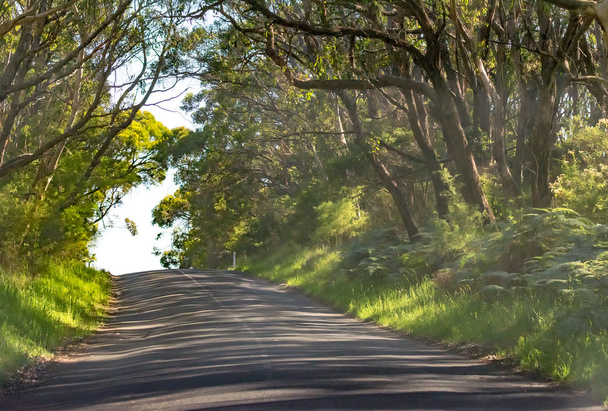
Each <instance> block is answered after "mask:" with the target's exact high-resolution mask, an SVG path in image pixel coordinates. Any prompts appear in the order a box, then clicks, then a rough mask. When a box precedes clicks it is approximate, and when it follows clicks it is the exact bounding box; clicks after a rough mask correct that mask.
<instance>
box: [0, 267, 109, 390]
mask: <svg viewBox="0 0 608 411" xmlns="http://www.w3.org/2000/svg"><path fill="white" fill-rule="evenodd" d="M32 271H35V272H36V276H35V277H32ZM110 288H111V279H110V275H109V274H108V273H106V272H101V271H98V270H95V269H93V268H88V267H86V266H85V265H84V264H83V263H78V262H71V263H70V262H63V263H59V262H54V261H50V260H46V261H43V262H41V263H40V264H39V266H38V267H37V268H33V269H32V268H28V269H25V268H24V269H21V270H15V271H8V272H6V271H3V270H0V385H2V384H4V383H5V382H7V381H8V380H9V379H10V378H11V377H14V375H15V372H16V371H18V370H19V369H20V368H21V367H23V366H25V365H29V364H32V363H33V362H34V361H36V360H37V359H38V358H40V357H42V358H45V357H46V358H51V357H52V355H53V351H54V349H56V348H57V347H59V346H61V345H63V344H66V343H70V342H73V341H75V340H78V339H80V338H82V337H85V336H86V335H88V334H90V333H91V332H93V331H95V330H96V329H97V328H98V326H99V325H100V323H101V321H102V320H103V318H104V317H105V314H106V309H107V307H108V304H109V299H110Z"/></svg>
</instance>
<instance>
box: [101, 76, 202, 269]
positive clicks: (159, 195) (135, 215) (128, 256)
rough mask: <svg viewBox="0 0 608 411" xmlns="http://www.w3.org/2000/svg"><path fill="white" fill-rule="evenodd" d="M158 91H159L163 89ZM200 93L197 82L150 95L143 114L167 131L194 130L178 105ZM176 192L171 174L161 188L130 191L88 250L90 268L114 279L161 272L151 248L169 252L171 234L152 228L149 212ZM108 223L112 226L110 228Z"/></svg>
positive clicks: (187, 116)
mask: <svg viewBox="0 0 608 411" xmlns="http://www.w3.org/2000/svg"><path fill="white" fill-rule="evenodd" d="M160 88H161V89H162V85H161V86H160ZM199 89H200V87H199V86H198V81H197V80H194V79H191V80H182V81H180V82H179V83H178V84H177V86H176V87H173V88H170V89H169V90H166V91H164V92H156V93H154V94H152V96H151V97H150V100H149V102H148V103H149V104H148V105H146V106H145V107H144V109H143V111H149V112H150V113H152V114H153V115H154V117H155V118H156V120H158V121H160V122H161V123H163V124H164V125H165V126H166V127H168V128H170V129H173V128H176V127H187V128H190V129H193V128H194V125H193V123H192V121H191V118H190V115H189V114H187V113H184V112H182V111H181V110H180V105H181V102H182V100H183V98H184V97H185V96H186V95H187V94H188V93H195V92H197V91H198V90H199ZM177 188H178V187H177V185H176V184H175V183H174V181H173V173H171V172H169V173H168V175H167V178H166V179H165V181H164V182H163V183H162V184H161V185H156V186H151V187H145V186H140V187H136V188H135V189H134V190H133V191H131V192H130V193H129V194H128V195H127V196H126V197H125V198H124V199H123V202H122V204H121V205H120V206H119V207H117V208H115V209H114V210H112V211H111V212H110V215H109V218H107V219H106V220H105V223H106V225H107V227H105V228H104V226H103V224H101V223H100V225H99V226H100V232H101V235H100V237H99V239H98V240H97V241H96V244H95V246H94V247H92V249H91V253H92V254H94V255H95V258H96V261H95V262H94V264H93V265H94V266H95V267H97V268H103V269H105V270H108V271H109V272H111V273H112V274H114V275H120V274H126V273H131V272H137V271H147V270H157V269H162V268H163V267H162V266H161V265H160V261H159V260H160V257H156V256H155V255H153V254H152V251H153V249H154V247H158V248H159V249H161V250H167V249H169V248H170V246H171V231H172V230H171V229H164V230H163V229H161V228H160V227H158V226H153V225H152V209H153V208H154V206H156V205H157V204H158V203H159V202H160V200H162V199H163V198H164V197H165V196H167V195H169V194H173V193H174V192H175V190H177ZM125 218H129V219H130V220H132V221H133V222H135V224H136V226H137V231H138V233H137V235H136V236H132V235H131V234H130V233H129V230H127V228H126V225H125V222H124V219H125ZM110 221H111V222H113V224H110V223H109V222H110ZM160 232H162V233H163V236H162V237H161V238H160V239H159V240H158V241H157V240H156V237H157V235H158V233H160Z"/></svg>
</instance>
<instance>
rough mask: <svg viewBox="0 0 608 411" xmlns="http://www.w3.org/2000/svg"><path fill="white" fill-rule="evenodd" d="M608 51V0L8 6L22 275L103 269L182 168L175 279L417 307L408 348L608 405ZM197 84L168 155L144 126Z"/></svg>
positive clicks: (0, 50)
mask: <svg viewBox="0 0 608 411" xmlns="http://www.w3.org/2000/svg"><path fill="white" fill-rule="evenodd" d="M607 29H608V2H595V1H590V0H528V1H526V0H519V1H506V0H490V1H477V0H442V1H425V0H402V1H392V2H388V1H387V2H385V1H367V0H366V1H358V0H347V1H317V0H303V1H302V0H298V1H274V0H268V1H263V0H217V1H197V2H195V1H188V0H140V1H136V0H118V1H115V0H102V1H95V2H91V1H87V0H23V1H22V0H17V1H3V2H2V3H1V6H0V61H1V64H0V210H1V213H0V267H2V272H4V273H5V274H3V275H4V276H5V277H6V276H9V277H10V276H11V275H13V274H11V273H15V272H24V271H25V272H27V273H28V274H27V275H29V276H31V277H35V276H36V275H38V273H41V272H46V271H48V270H49V267H50V266H51V265H52V264H51V263H49V258H50V259H60V260H62V261H72V260H74V261H78V262H87V261H90V260H91V259H92V257H91V255H90V253H89V246H90V245H91V244H92V242H93V241H94V240H95V237H96V235H97V233H98V225H99V223H100V222H101V221H102V219H103V218H104V217H105V216H106V215H107V214H108V213H109V211H110V210H111V209H112V207H114V206H115V205H117V204H120V202H121V200H122V199H123V197H124V196H125V195H126V194H127V193H128V192H129V190H131V189H132V188H133V187H135V186H137V185H140V184H150V183H154V182H159V181H162V180H163V179H164V177H165V175H166V173H167V171H168V170H169V169H174V170H175V171H176V182H177V183H178V184H179V186H180V188H179V189H178V190H177V191H176V192H175V193H174V194H173V195H171V196H169V197H166V198H165V199H164V200H163V201H162V202H161V203H160V204H158V205H157V206H156V208H155V209H154V212H153V216H152V218H153V221H154V223H155V224H157V225H159V226H161V227H172V228H173V246H172V248H171V249H170V250H157V251H156V253H157V255H158V256H159V257H160V259H161V262H162V264H163V265H164V266H166V267H192V266H193V267H209V268H215V267H226V266H229V265H230V264H231V262H232V259H231V256H232V252H237V253H238V255H239V256H245V257H246V260H245V261H249V262H252V264H253V265H252V266H253V267H255V266H256V265H255V264H261V263H263V262H264V261H265V262H266V263H268V264H271V263H272V264H275V265H274V267H282V268H285V270H283V272H285V273H292V274H293V275H294V277H293V278H296V279H297V280H293V281H296V283H297V284H301V282H302V281H304V280H302V279H303V278H304V277H303V276H304V275H305V273H307V272H317V273H321V272H323V273H324V274H323V275H322V276H320V277H315V280H314V281H312V280H311V282H310V284H309V287H310V289H311V290H313V293H316V294H318V295H325V297H326V298H327V299H328V300H329V301H332V302H333V303H335V304H337V305H339V306H343V307H344V308H345V309H350V310H351V311H356V313H357V314H358V315H359V314H361V312H366V313H368V314H361V315H362V316H364V317H366V318H367V317H369V318H373V319H376V320H379V319H382V318H389V316H387V315H385V314H386V312H387V311H383V310H385V309H386V310H388V308H387V307H388V306H390V305H391V304H393V303H388V302H386V301H388V300H382V299H384V298H385V297H378V296H380V295H382V296H386V295H393V296H394V297H395V298H397V299H399V298H405V297H403V296H405V295H410V296H411V301H418V303H416V304H418V305H417V306H416V307H419V308H420V310H422V311H416V310H417V309H412V308H411V307H410V309H408V310H405V308H404V307H405V306H406V305H407V304H410V302H408V303H402V304H401V303H400V304H401V305H400V306H399V307H401V308H398V309H399V310H401V311H399V312H400V313H401V314H399V315H397V314H395V315H393V314H394V311H391V313H393V314H391V316H390V318H393V317H395V318H400V320H399V321H404V322H403V323H399V324H401V325H398V326H399V327H402V329H404V330H406V331H410V332H418V333H421V334H424V335H431V336H433V337H434V338H438V339H443V340H453V341H457V342H463V341H465V342H466V341H481V340H483V341H482V342H484V343H485V344H490V345H494V347H495V351H497V350H498V351H500V352H502V353H503V354H504V355H505V356H508V357H511V358H516V359H517V361H519V363H520V364H521V365H522V366H524V368H528V369H535V370H539V369H540V370H541V371H542V372H543V373H545V374H549V375H551V376H552V377H554V378H556V379H563V380H566V379H568V378H570V379H572V380H573V381H579V382H580V381H586V382H589V381H591V382H592V385H593V386H594V387H595V388H597V390H598V392H600V393H601V394H600V395H602V396H604V397H606V396H607V395H608V389H606V385H605V381H606V378H607V377H606V371H605V370H606V369H607V367H606V364H608V336H607V329H608V316H606V308H607V307H608V252H607V251H606V248H607V247H608V227H607V226H606V223H608V213H607V212H606V208H607V207H608V185H607V184H606V183H607V178H608V158H607V150H608V138H607V134H606V133H607V131H608V120H607V118H608V115H607V110H608V41H607V40H608V32H607ZM185 78H189V79H191V78H195V79H197V80H199V81H200V85H201V91H200V92H198V93H196V94H190V95H188V96H186V98H185V99H184V101H183V108H184V110H186V111H188V112H190V113H191V114H192V117H193V120H194V123H195V125H196V129H195V130H188V129H186V128H177V129H174V130H169V129H167V128H166V127H164V126H163V125H162V124H160V123H159V122H158V121H156V119H154V117H153V116H152V115H150V114H149V113H147V112H145V111H143V110H142V109H143V108H144V106H145V104H146V102H148V101H149V99H150V96H151V95H152V94H154V93H161V92H162V91H163V90H166V89H170V88H173V87H175V86H176V84H178V82H179V81H180V80H181V79H185ZM122 223H123V222H121V224H122ZM124 224H125V225H126V227H127V228H129V229H130V230H131V231H132V232H133V233H135V232H136V231H137V227H135V226H134V225H133V223H132V222H131V221H129V220H126V221H124ZM302 250H314V251H311V254H309V255H308V257H306V258H304V257H302V255H301V254H298V252H301V251H302ZM336 253H337V254H336ZM279 255H280V256H281V257H282V258H284V261H295V260H293V259H290V258H292V257H293V256H295V257H293V258H296V257H297V258H300V257H302V258H304V259H303V260H301V261H300V262H299V263H297V264H296V263H294V265H293V267H297V269H296V270H295V271H293V270H292V271H290V269H288V267H287V266H282V265H281V263H279V262H272V261H274V260H272V258H273V257H276V256H279ZM287 255H291V256H292V257H286V256H287ZM311 256H312V259H311V258H309V257H311ZM328 256H329V257H328ZM324 258H329V260H324ZM330 260H331V264H330V263H329V261H330ZM322 261H325V262H326V263H327V264H325V263H323V264H325V265H324V267H325V268H323V269H321V268H320V266H319V264H321V262H322ZM323 264H321V265H323ZM258 267H260V270H263V269H264V267H262V266H259V265H258ZM268 267H271V266H266V268H265V269H268ZM293 267H292V268H293ZM330 268H331V269H330ZM269 270H270V271H272V269H269ZM267 271H268V270H267ZM269 275H270V276H271V277H273V278H274V276H275V274H269ZM286 275H288V274H286ZM3 278H4V277H3ZM7 278H8V277H7ZM276 279H279V280H284V281H291V280H289V279H288V278H284V277H280V276H278V277H276ZM298 281H299V282H298ZM304 282H305V281H304ZM416 287H418V288H416ZM379 290H383V291H382V293H385V294H381V293H380V291H379ZM412 290H414V291H412ZM415 290H419V291H420V290H426V291H424V292H423V291H420V292H418V291H415ZM356 293H359V294H356ZM386 293H389V294H386ZM391 293H393V294H391ZM395 293H397V294H395ZM408 293H409V294H408ZM398 294H399V295H398ZM361 296H364V298H363V297H361ZM373 296H376V297H378V298H379V299H380V300H382V301H384V303H382V304H383V305H382V304H381V305H382V307H384V308H382V309H380V308H377V307H376V306H374V305H373V304H375V303H372V299H373V298H372V297H373ZM416 296H417V297H416ZM422 296H424V297H422ZM361 298H363V299H361ZM374 298H375V297H374ZM386 298H388V297H386ZM391 298H392V297H391ZM408 298H409V297H408ZM358 299H360V300H358ZM380 300H378V301H380ZM356 301H362V302H361V304H362V305H361V306H358V305H357V304H358V303H355V302H356ZM374 301H376V300H374ZM391 301H393V300H391ZM395 301H396V300H395ZM399 301H401V300H399ZM408 301H410V300H408ZM431 301H434V303H433V304H436V306H437V307H443V308H437V310H438V311H437V312H434V314H432V315H431V314H429V311H428V310H427V311H424V310H423V309H424V307H427V308H428V307H431V306H432V304H431ZM501 301H502V302H501ZM395 304H396V303H395ZM353 307H354V308H353ZM356 307H364V308H356ZM374 307H376V308H374ZM395 307H396V306H395ZM408 307H409V306H408ZM446 307H448V309H446ZM357 310H363V311H357ZM497 310H498V311H497ZM501 310H502V311H501ZM415 312H420V313H422V314H420V316H419V317H415V318H414V317H412V318H414V319H412V320H411V321H410V320H406V319H407V318H409V317H408V315H410V314H411V313H415ZM439 312H441V313H442V314H441V315H440V314H437V313H439ZM505 312H508V313H509V315H511V317H509V318H510V320H509V321H510V323H509V324H510V325H508V324H507V325H505V324H506V323H505V321H506V322H509V321H507V320H506V317H505ZM369 313H371V314H369ZM483 313H490V314H488V315H489V316H490V317H492V318H489V317H488V318H487V321H486V320H482V319H481V318H482V317H481V316H482V314H483ZM448 314H449V315H448ZM478 315H479V316H478ZM484 315H485V314H484ZM471 318H474V319H475V323H466V321H469V320H470V319H471ZM484 318H486V317H484ZM501 318H502V320H503V324H502V325H501V324H498V325H497V324H496V322H495V320H496V319H501ZM391 321H392V320H390V321H389V320H387V324H391V325H394V324H393V323H391ZM408 321H410V322H408ZM438 321H439V323H438ZM455 321H460V322H459V324H461V325H462V324H465V323H466V324H468V325H467V326H466V327H469V328H467V330H469V331H470V333H469V334H467V333H461V332H462V330H463V329H465V328H466V327H465V326H464V325H463V327H462V328H459V329H457V327H453V326H450V327H447V326H446V327H443V328H442V327H441V324H443V325H446V324H450V325H453V324H455V323H456V322H455ZM484 321H485V322H484ZM493 321H494V322H493ZM481 323H483V324H485V327H486V328H484V326H482V324H481ZM3 324H4V325H3V327H4V326H5V324H6V323H3ZM421 324H422V325H421ZM417 327H418V328H417ZM510 327H511V328H510ZM480 330H481V331H480ZM494 331H495V332H494ZM442 333H443V334H442ZM458 333H461V334H458ZM489 335H494V336H498V337H496V338H498V339H499V340H496V339H494V340H491V339H490V340H487V338H489V337H488V336H489ZM558 343H559V344H558ZM560 344H561V345H560ZM496 347H498V348H496ZM601 381H604V383H602V382H601Z"/></svg>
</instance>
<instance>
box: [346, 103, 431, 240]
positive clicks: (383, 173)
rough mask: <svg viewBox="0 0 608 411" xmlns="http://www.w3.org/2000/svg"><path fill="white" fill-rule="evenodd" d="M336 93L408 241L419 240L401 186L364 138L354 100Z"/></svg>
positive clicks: (359, 144) (416, 226)
mask: <svg viewBox="0 0 608 411" xmlns="http://www.w3.org/2000/svg"><path fill="white" fill-rule="evenodd" d="M337 94H338V96H339V97H340V98H341V99H342V101H343V102H344V105H345V106H346V110H347V112H348V115H349V117H350V120H351V123H352V124H353V129H354V132H355V144H357V146H358V147H360V148H361V150H362V151H363V153H364V154H365V157H366V158H367V159H368V160H369V161H370V163H371V164H372V166H373V167H374V170H376V173H377V174H378V176H379V177H380V180H381V181H382V184H383V185H384V187H385V188H386V189H387V190H388V192H389V193H390V195H391V197H392V198H393V201H394V202H395V205H396V206H397V209H398V210H399V214H400V215H401V220H402V221H403V224H404V225H405V230H406V231H407V235H408V237H409V239H410V241H417V240H419V239H420V229H419V228H418V225H417V224H416V221H415V220H414V216H413V215H412V210H411V208H410V205H409V202H408V199H407V197H406V196H405V194H404V193H403V192H402V191H401V188H400V187H399V185H398V184H397V182H396V181H395V179H394V178H393V177H392V176H391V174H390V172H389V171H388V169H387V168H386V166H385V165H384V164H383V163H382V161H381V160H380V158H379V157H378V155H377V154H376V153H375V152H374V151H373V150H372V149H371V147H370V146H369V144H368V143H367V141H366V139H365V136H364V133H363V126H362V125H361V120H360V119H359V113H358V112H357V103H356V101H355V100H354V99H352V98H350V97H349V96H348V95H347V94H346V93H345V92H338V93H337Z"/></svg>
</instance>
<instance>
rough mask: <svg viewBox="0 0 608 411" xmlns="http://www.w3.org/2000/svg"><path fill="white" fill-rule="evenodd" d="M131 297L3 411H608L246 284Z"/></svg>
mask: <svg viewBox="0 0 608 411" xmlns="http://www.w3.org/2000/svg"><path fill="white" fill-rule="evenodd" d="M118 288H119V290H120V293H121V294H120V302H119V305H118V307H119V308H118V313H117V314H116V316H115V317H113V319H112V320H111V321H110V322H109V323H108V324H107V325H106V326H105V327H104V328H103V329H102V331H101V332H100V333H98V334H97V335H96V336H95V337H93V338H92V340H91V341H90V343H89V345H88V346H87V347H86V348H85V352H84V353H83V354H82V355H79V356H77V357H76V358H75V359H74V360H73V361H68V362H62V363H57V364H54V365H53V366H51V367H50V368H49V372H48V373H47V374H46V375H45V376H43V378H42V379H41V381H40V382H39V383H37V384H35V385H33V386H31V387H29V388H27V389H25V390H24V391H23V392H21V393H20V394H18V395H16V396H12V397H10V398H8V401H5V402H3V403H0V409H2V410H6V409H8V410H10V409H22V410H154V409H159V410H198V409H217V410H322V409H331V410H336V409H342V410H389V409H401V410H499V409H502V410H565V409H584V410H591V409H601V408H600V407H599V406H597V404H595V405H594V404H593V403H591V402H590V400H589V399H588V398H585V397H578V396H574V395H573V394H571V393H569V392H567V391H565V390H562V389H558V388H555V387H551V386H549V385H547V384H543V383H540V382H534V381H530V380H527V379H525V378H523V377H521V376H518V375H515V374H513V373H511V372H508V371H505V370H501V369H499V368H497V367H492V366H489V365H485V364H483V363H481V362H480V361H477V360H474V359H469V358H465V357H461V356H457V355H452V354H449V353H446V352H445V351H442V350H440V349H437V348H433V347H429V346H426V345H423V344H420V343H418V342H415V341H412V340H410V339H408V338H404V337H401V336H400V335H398V334H396V333H393V332H390V331H387V330H384V329H381V328H379V327H376V326H374V325H370V324H366V323H362V322H360V321H357V320H354V319H351V318H348V317H346V316H344V315H341V314H338V313H336V312H335V311H332V310H331V309H328V308H326V307H324V306H322V305H320V304H318V303H316V302H314V301H312V300H310V299H308V298H306V297H303V296H301V295H299V294H297V293H294V292H286V291H285V290H283V289H281V288H280V287H277V286H274V285H270V284H267V283H265V282H262V281H259V280H255V279H251V278H247V277H243V276H241V275H237V274H234V273H230V272H217V271H215V272H214V271H195V270H183V271H180V270H172V271H151V272H143V273H135V274H128V275H124V276H121V277H120V278H119V279H118Z"/></svg>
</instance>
